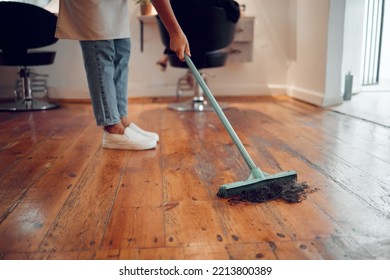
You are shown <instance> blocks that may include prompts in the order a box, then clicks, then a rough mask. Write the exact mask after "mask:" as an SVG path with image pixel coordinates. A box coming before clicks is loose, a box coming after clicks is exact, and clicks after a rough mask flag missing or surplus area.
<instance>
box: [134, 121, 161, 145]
mask: <svg viewBox="0 0 390 280" xmlns="http://www.w3.org/2000/svg"><path fill="white" fill-rule="evenodd" d="M129 128H130V129H131V130H133V131H135V132H137V133H139V134H141V135H143V136H145V137H149V138H152V139H154V141H156V142H158V141H159V140H160V137H159V136H158V134H157V133H155V132H150V131H145V130H143V129H142V128H140V127H138V126H137V125H136V124H135V123H131V124H130V125H129Z"/></svg>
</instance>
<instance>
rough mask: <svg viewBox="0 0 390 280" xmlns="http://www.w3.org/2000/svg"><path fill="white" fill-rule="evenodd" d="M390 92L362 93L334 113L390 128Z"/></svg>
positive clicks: (337, 107)
mask: <svg viewBox="0 0 390 280" xmlns="http://www.w3.org/2000/svg"><path fill="white" fill-rule="evenodd" d="M389 104H390V92H361V93H358V94H356V95H353V96H352V99H351V100H349V101H344V103H343V104H342V105H339V106H335V107H333V108H331V109H332V110H333V111H336V112H339V113H343V114H346V115H349V116H353V117H356V118H359V119H363V120H367V121H370V122H373V123H376V124H380V125H383V126H386V127H390V110H389Z"/></svg>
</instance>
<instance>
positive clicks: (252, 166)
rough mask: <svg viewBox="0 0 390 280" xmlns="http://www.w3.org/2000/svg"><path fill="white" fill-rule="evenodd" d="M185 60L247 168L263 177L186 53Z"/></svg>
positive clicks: (257, 175)
mask: <svg viewBox="0 0 390 280" xmlns="http://www.w3.org/2000/svg"><path fill="white" fill-rule="evenodd" d="M184 57H185V61H186V63H187V65H188V67H189V68H190V69H191V71H192V74H193V75H194V76H195V79H196V80H197V82H198V83H199V85H200V87H201V88H202V90H203V91H204V93H205V94H206V96H207V98H208V99H209V101H210V103H211V105H212V106H213V108H214V110H215V112H216V113H217V115H218V117H219V118H220V120H221V121H222V124H223V125H224V126H225V128H226V130H227V132H228V133H229V135H230V137H231V138H232V140H233V142H234V143H235V145H236V146H237V148H238V150H239V151H240V153H241V155H242V157H243V158H244V160H245V162H246V164H247V165H248V167H249V169H250V170H251V172H252V174H251V175H254V176H255V177H256V178H260V179H264V178H265V175H264V174H263V172H262V171H261V170H260V169H259V168H258V167H257V166H256V165H255V163H254V162H253V160H252V158H251V157H250V156H249V154H248V152H247V151H246V149H245V147H244V145H243V144H242V142H241V140H240V138H238V136H237V134H236V132H235V131H234V129H233V127H232V126H231V124H230V122H229V120H228V119H227V118H226V116H225V114H224V112H223V111H222V109H221V107H220V106H219V104H218V102H217V101H216V100H215V98H214V96H213V94H212V93H211V91H210V89H209V88H208V86H207V84H206V83H205V81H204V80H203V78H202V76H201V75H200V73H199V71H198V70H197V69H196V67H195V65H194V63H193V62H192V60H191V58H189V56H187V54H185V55H184Z"/></svg>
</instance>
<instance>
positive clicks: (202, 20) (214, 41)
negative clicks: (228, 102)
mask: <svg viewBox="0 0 390 280" xmlns="http://www.w3.org/2000/svg"><path fill="white" fill-rule="evenodd" d="M172 8H173V10H174V13H175V15H176V18H177V20H178V22H179V24H180V26H181V27H182V29H183V31H184V33H185V34H186V36H187V39H188V41H189V44H190V48H191V59H192V61H193V62H194V64H195V66H196V68H197V69H198V70H199V71H200V73H201V74H202V76H203V78H204V79H205V75H204V74H203V73H202V71H201V70H202V69H206V68H214V67H223V66H224V65H225V64H226V60H227V57H228V50H227V47H228V46H229V45H230V44H231V42H232V41H233V37H234V34H235V30H236V24H235V23H233V22H232V21H230V20H229V19H228V18H227V15H226V12H225V10H224V9H223V8H220V7H210V6H189V5H176V6H173V7H172ZM157 22H158V26H159V31H160V36H161V40H162V42H163V44H164V46H165V47H166V51H165V53H166V55H168V58H169V64H170V65H171V66H172V67H180V68H187V69H188V67H187V64H186V63H185V62H183V61H180V60H179V59H178V58H177V56H176V54H175V53H173V52H172V51H171V50H169V36H168V32H167V31H166V29H165V27H164V25H163V24H162V22H161V20H160V19H159V17H158V16H157ZM205 80H206V79H205ZM183 84H185V85H187V86H189V87H190V88H194V95H193V98H192V100H189V101H187V102H178V103H173V104H169V108H170V109H174V110H178V111H210V110H213V109H212V107H211V106H210V104H209V103H208V101H207V99H206V98H205V96H204V95H203V91H202V89H201V88H200V86H199V85H198V84H197V82H196V81H195V78H194V77H193V76H192V74H191V73H190V70H189V69H188V70H187V74H186V75H184V77H182V78H180V79H179V81H178V85H177V86H178V88H177V92H180V88H179V87H180V86H182V85H183ZM220 105H221V107H223V108H224V107H225V106H224V104H220Z"/></svg>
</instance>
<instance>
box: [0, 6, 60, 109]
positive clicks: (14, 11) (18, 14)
mask: <svg viewBox="0 0 390 280" xmlns="http://www.w3.org/2000/svg"><path fill="white" fill-rule="evenodd" d="M56 22H57V17H56V16H55V15H54V14H52V13H50V12H48V11H46V10H45V9H43V8H40V7H38V6H35V5H31V4H26V3H20V2H0V66H14V67H15V66H16V67H20V70H19V73H18V74H19V77H20V79H21V84H22V91H23V98H22V99H19V100H16V101H15V102H11V103H5V104H4V103H3V104H0V110H1V111H34V110H46V109H54V108H58V107H59V105H58V104H54V103H49V102H47V101H43V100H36V99H34V98H33V96H32V88H31V79H30V76H31V71H30V69H29V67H31V66H41V65H49V64H52V63H53V62H54V58H55V52H54V51H42V50H41V51H32V49H36V48H41V47H46V46H49V45H52V44H54V43H55V42H56V41H57V39H56V38H55V37H54V33H55V28H56Z"/></svg>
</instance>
